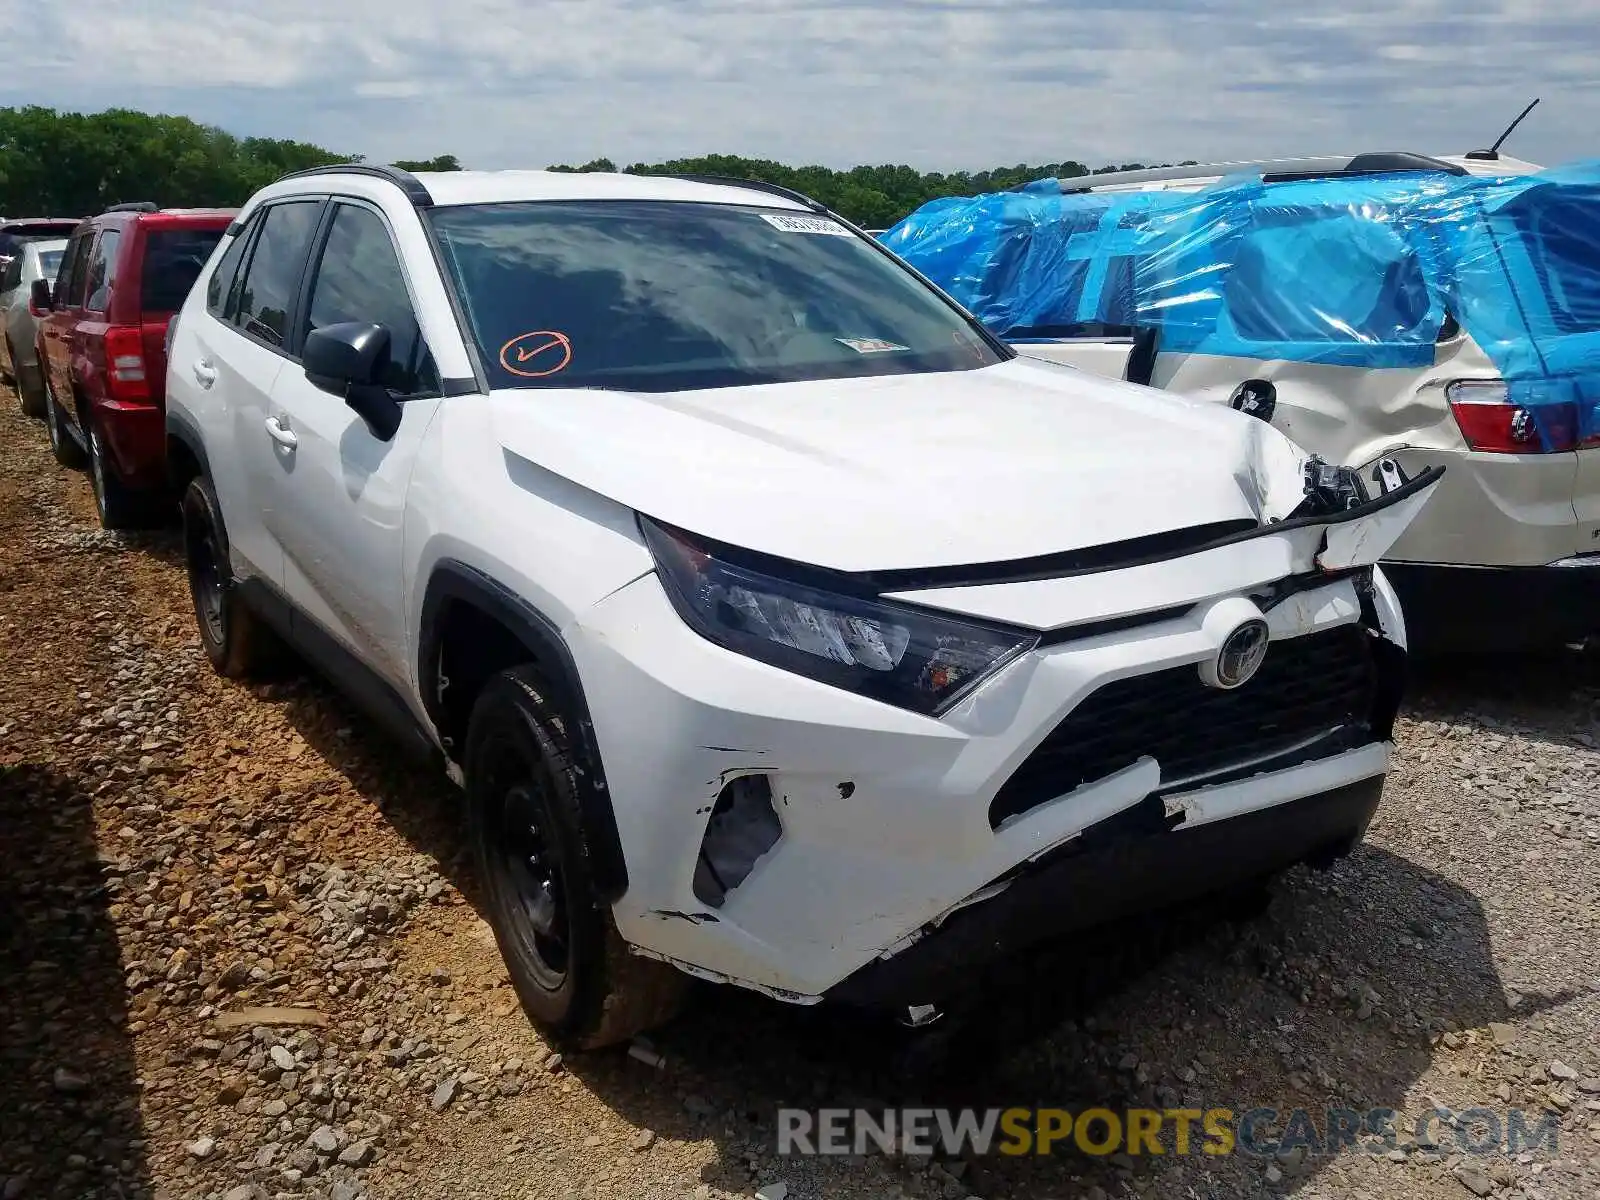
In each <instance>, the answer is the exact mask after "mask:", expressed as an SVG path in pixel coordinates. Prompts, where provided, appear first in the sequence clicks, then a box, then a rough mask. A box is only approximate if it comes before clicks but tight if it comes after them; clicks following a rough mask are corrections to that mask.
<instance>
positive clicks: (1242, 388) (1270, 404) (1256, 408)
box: [1228, 379, 1278, 425]
mask: <svg viewBox="0 0 1600 1200" xmlns="http://www.w3.org/2000/svg"><path fill="white" fill-rule="evenodd" d="M1228 407H1229V408H1232V409H1236V410H1237V411H1239V412H1242V413H1244V414H1245V416H1247V417H1260V418H1261V419H1262V420H1263V421H1265V422H1266V423H1267V424H1269V425H1270V424H1272V414H1273V412H1274V411H1276V409H1277V407H1278V389H1277V388H1276V387H1275V386H1274V385H1273V384H1271V383H1270V382H1268V381H1267V380H1265V379H1246V380H1245V381H1244V382H1243V383H1241V384H1240V385H1239V386H1238V387H1237V388H1235V389H1234V392H1233V395H1232V397H1230V398H1229V400H1228Z"/></svg>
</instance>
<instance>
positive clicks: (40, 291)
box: [28, 279, 55, 317]
mask: <svg viewBox="0 0 1600 1200" xmlns="http://www.w3.org/2000/svg"><path fill="white" fill-rule="evenodd" d="M54 307H55V298H54V297H53V296H51V294H50V281H49V280H48V279H35V280H34V281H33V284H32V285H31V286H30V287H29V288H28V309H29V310H30V311H31V312H32V313H33V315H34V316H36V317H42V316H44V315H45V314H46V313H47V312H49V311H50V310H51V309H53V308H54Z"/></svg>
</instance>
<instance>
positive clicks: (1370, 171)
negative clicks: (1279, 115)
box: [1011, 150, 1467, 195]
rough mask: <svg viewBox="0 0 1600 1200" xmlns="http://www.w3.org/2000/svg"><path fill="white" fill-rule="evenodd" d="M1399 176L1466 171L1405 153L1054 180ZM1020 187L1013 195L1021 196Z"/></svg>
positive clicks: (1086, 185) (1089, 187) (1109, 182)
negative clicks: (1416, 173) (1401, 172)
mask: <svg viewBox="0 0 1600 1200" xmlns="http://www.w3.org/2000/svg"><path fill="white" fill-rule="evenodd" d="M1400 171H1437V172H1439V173H1440V174H1444V175H1465V174H1466V173H1467V169H1466V168H1465V167H1463V166H1461V165H1459V164H1457V163H1450V162H1445V161H1444V160H1443V159H1442V158H1430V157H1429V156H1428V155H1426V154H1413V153H1411V152H1409V151H1405V150H1395V151H1379V152H1375V153H1368V154H1356V155H1349V154H1337V155H1326V156H1321V157H1315V158H1269V159H1260V160H1257V161H1254V162H1250V161H1246V162H1219V163H1190V164H1189V165H1188V166H1180V167H1149V168H1146V169H1143V170H1138V171H1107V172H1104V173H1103V174H1098V175H1071V176H1067V177H1065V178H1063V179H1060V180H1058V182H1059V183H1060V185H1061V191H1062V193H1063V194H1064V195H1072V194H1074V193H1079V192H1091V191H1094V190H1096V189H1098V188H1106V187H1118V186H1124V187H1126V186H1129V185H1137V184H1141V183H1161V182H1167V181H1174V180H1184V179H1209V178H1212V177H1216V178H1226V177H1228V176H1229V175H1259V176H1260V177H1261V180H1262V182H1264V183H1287V182H1289V181H1291V180H1296V179H1334V178H1338V177H1340V176H1352V175H1385V174H1389V173H1392V172H1400ZM1027 186H1028V185H1027V184H1019V185H1018V186H1017V187H1014V188H1012V189H1011V190H1012V191H1021V190H1022V189H1023V188H1024V187H1027Z"/></svg>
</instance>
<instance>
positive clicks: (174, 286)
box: [139, 229, 223, 313]
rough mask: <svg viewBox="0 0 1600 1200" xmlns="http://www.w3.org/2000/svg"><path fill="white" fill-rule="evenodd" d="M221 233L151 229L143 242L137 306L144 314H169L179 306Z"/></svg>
mask: <svg viewBox="0 0 1600 1200" xmlns="http://www.w3.org/2000/svg"><path fill="white" fill-rule="evenodd" d="M222 234H223V230H221V229H157V230H152V231H151V232H150V233H149V234H148V235H147V236H146V238H145V243H144V273H143V277H142V278H141V279H140V281H139V307H140V308H141V309H143V310H144V311H145V312H147V313H172V312H177V311H178V310H179V309H180V308H182V307H183V302H184V301H185V300H187V299H188V298H189V289H190V288H192V287H193V286H194V281H195V280H196V279H199V278H200V272H201V271H202V270H203V269H204V268H205V265H206V260H207V259H208V258H210V257H211V251H212V250H214V249H216V245H217V243H218V242H220V241H221V240H222Z"/></svg>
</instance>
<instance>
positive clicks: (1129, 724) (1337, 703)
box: [989, 625, 1378, 828]
mask: <svg viewBox="0 0 1600 1200" xmlns="http://www.w3.org/2000/svg"><path fill="white" fill-rule="evenodd" d="M1377 682H1378V680H1377V668H1376V665H1375V663H1374V661H1373V656H1372V646H1371V638H1370V637H1369V636H1368V634H1367V632H1366V630H1365V629H1364V628H1362V627H1361V626H1359V625H1341V626H1339V627H1338V628H1337V629H1329V630H1325V631H1323V632H1321V633H1311V634H1306V635H1304V636H1303V637H1297V638H1289V639H1287V640H1285V641H1280V642H1273V643H1272V645H1271V647H1270V648H1269V649H1268V651H1267V657H1266V661H1264V662H1263V663H1262V664H1261V668H1260V670H1258V671H1257V672H1256V674H1255V677H1254V678H1252V679H1251V680H1250V682H1249V683H1246V684H1245V685H1244V686H1243V687H1239V688H1235V689H1233V690H1232V691H1223V690H1221V689H1218V688H1211V687H1207V686H1206V685H1205V684H1204V683H1202V682H1201V680H1200V673H1199V671H1198V669H1197V668H1196V666H1195V664H1193V663H1189V664H1186V665H1185V666H1181V667H1172V668H1169V669H1168V670H1165V671H1155V672H1152V673H1151V674H1149V675H1136V676H1134V677H1132V678H1130V679H1119V680H1117V681H1116V682H1115V683H1108V684H1106V685H1105V686H1104V687H1102V688H1098V689H1097V690H1095V691H1093V692H1091V693H1090V694H1089V695H1088V696H1086V697H1085V698H1084V699H1083V700H1082V702H1080V703H1079V705H1078V707H1077V708H1075V709H1073V710H1072V712H1070V713H1068V714H1067V716H1066V719H1064V720H1063V721H1062V722H1061V724H1059V725H1057V726H1056V727H1055V729H1054V730H1052V731H1051V732H1050V734H1049V736H1048V737H1046V738H1045V740H1044V741H1043V742H1041V743H1040V744H1039V746H1038V748H1037V749H1036V750H1034V752H1033V753H1032V754H1031V755H1029V756H1028V758H1027V759H1026V760H1024V762H1023V764H1022V765H1021V766H1020V767H1018V768H1017V770H1016V773H1015V774H1014V775H1012V776H1011V778H1010V779H1008V780H1006V782H1005V785H1004V786H1003V787H1001V789H1000V791H999V792H998V793H997V794H996V795H995V798H994V800H993V802H992V803H991V804H990V805H989V824H990V826H991V827H993V828H998V827H999V826H1000V823H1001V822H1003V821H1005V820H1006V819H1007V818H1008V817H1013V816H1016V815H1017V814H1018V813H1025V812H1027V811H1028V810H1029V809H1032V808H1034V807H1036V806H1038V805H1040V804H1043V803H1045V802H1046V801H1048V800H1053V799H1055V798H1056V797H1057V796H1061V795H1064V794H1066V793H1067V792H1070V791H1072V790H1073V789H1074V788H1077V787H1079V786H1080V785H1082V784H1085V783H1092V782H1093V781H1094V780H1096V779H1102V778H1104V777H1105V776H1107V775H1110V774H1112V773H1113V772H1116V771H1120V770H1122V769H1123V768H1124V767H1129V766H1132V765H1133V764H1134V763H1135V762H1137V761H1138V760H1139V759H1141V758H1143V757H1144V756H1146V755H1149V756H1150V757H1152V758H1154V759H1155V760H1156V761H1157V762H1158V763H1160V764H1161V778H1162V780H1163V781H1165V782H1166V783H1169V784H1171V783H1177V782H1179V781H1182V780H1192V779H1195V778H1196V777H1205V776H1214V775H1220V774H1222V773H1224V772H1226V771H1227V770H1228V769H1229V768H1230V767H1235V766H1239V765H1241V764H1245V763H1250V762H1253V761H1255V760H1258V759H1263V758H1269V757H1271V756H1272V755H1275V754H1282V753H1286V752H1288V751H1290V750H1292V749H1293V748H1294V747H1296V746H1299V745H1301V744H1302V743H1304V742H1306V741H1307V740H1308V739H1311V738H1315V737H1317V736H1318V735H1320V734H1324V733H1327V732H1329V731H1330V730H1333V729H1336V728H1338V727H1340V726H1344V727H1346V731H1347V733H1348V734H1349V735H1351V736H1349V737H1346V738H1343V739H1341V740H1339V741H1337V742H1335V743H1334V744H1333V746H1331V747H1322V748H1321V749H1320V753H1322V754H1326V753H1332V752H1334V750H1335V749H1337V748H1343V747H1346V746H1350V745H1359V744H1361V743H1363V742H1366V741H1370V740H1371V733H1370V721H1371V715H1372V711H1373V705H1374V702H1375V700H1376V698H1377ZM1310 756H1311V757H1315V756H1317V755H1316V754H1312V755H1310Z"/></svg>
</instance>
